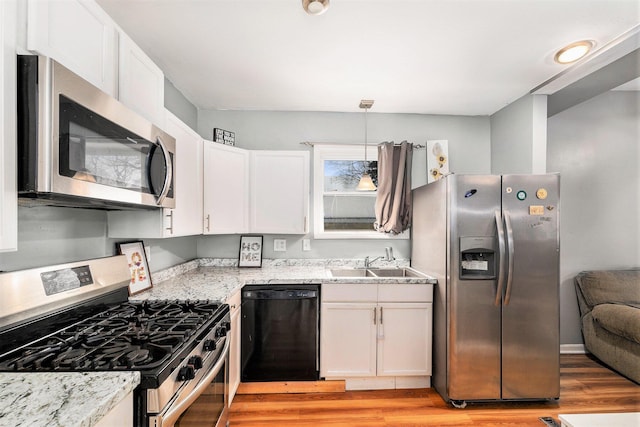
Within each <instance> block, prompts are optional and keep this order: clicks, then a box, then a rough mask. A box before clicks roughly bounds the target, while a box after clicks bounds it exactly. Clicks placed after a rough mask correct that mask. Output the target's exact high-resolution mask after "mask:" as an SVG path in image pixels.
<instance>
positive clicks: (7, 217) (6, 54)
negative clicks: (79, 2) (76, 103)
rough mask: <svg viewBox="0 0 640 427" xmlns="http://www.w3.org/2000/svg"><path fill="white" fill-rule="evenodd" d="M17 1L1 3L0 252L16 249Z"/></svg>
mask: <svg viewBox="0 0 640 427" xmlns="http://www.w3.org/2000/svg"><path fill="white" fill-rule="evenodd" d="M16 1H17V0H2V1H0V170H1V172H0V252H2V251H15V250H17V247H18V206H17V205H18V198H17V197H18V194H17V190H16V124H15V123H16V51H15V47H16Z"/></svg>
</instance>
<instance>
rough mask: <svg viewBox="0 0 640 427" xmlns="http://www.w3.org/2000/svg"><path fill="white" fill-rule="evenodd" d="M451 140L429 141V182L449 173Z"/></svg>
mask: <svg viewBox="0 0 640 427" xmlns="http://www.w3.org/2000/svg"><path fill="white" fill-rule="evenodd" d="M449 173H450V172H449V141H448V140H446V139H442V140H434V141H427V183H431V182H434V181H438V180H439V179H442V178H443V177H445V176H447V175H449Z"/></svg>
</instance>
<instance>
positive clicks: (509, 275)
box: [504, 210, 514, 305]
mask: <svg viewBox="0 0 640 427" xmlns="http://www.w3.org/2000/svg"><path fill="white" fill-rule="evenodd" d="M504 224H505V226H506V229H507V251H508V256H509V267H508V271H507V290H506V292H505V295H504V305H508V304H509V299H510V298H511V285H513V254H514V248H513V227H512V226H511V216H510V215H509V211H507V210H505V211H504Z"/></svg>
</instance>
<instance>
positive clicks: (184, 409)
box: [149, 336, 230, 427]
mask: <svg viewBox="0 0 640 427" xmlns="http://www.w3.org/2000/svg"><path fill="white" fill-rule="evenodd" d="M229 341H230V340H229V337H228V336H227V337H226V338H225V339H224V346H223V349H222V351H221V352H220V353H219V355H218V356H217V357H216V360H215V361H214V363H213V365H212V366H211V365H209V366H211V367H210V369H208V370H207V371H206V372H205V373H204V374H203V375H202V377H201V378H199V379H198V378H196V379H194V381H197V385H196V386H195V387H193V388H192V389H191V390H190V391H189V392H188V393H185V395H184V396H183V395H182V393H181V394H179V395H178V396H176V398H175V399H174V400H173V401H172V403H171V404H170V405H168V407H167V408H166V409H165V410H164V411H162V413H161V414H159V415H157V416H152V417H151V418H150V420H149V425H150V426H156V427H189V426H198V427H224V426H227V425H228V418H229V410H228V405H229ZM203 371H204V369H203Z"/></svg>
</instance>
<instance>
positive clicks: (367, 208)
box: [313, 145, 409, 239]
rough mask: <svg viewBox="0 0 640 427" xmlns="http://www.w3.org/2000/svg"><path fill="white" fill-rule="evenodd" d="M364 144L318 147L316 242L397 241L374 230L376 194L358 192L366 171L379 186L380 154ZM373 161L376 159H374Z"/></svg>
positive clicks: (315, 163)
mask: <svg viewBox="0 0 640 427" xmlns="http://www.w3.org/2000/svg"><path fill="white" fill-rule="evenodd" d="M367 148H368V151H367V162H365V161H364V147H363V146H362V145H316V146H315V147H314V150H313V153H314V154H313V159H314V160H313V161H314V167H313V169H314V187H313V189H314V191H313V194H314V218H315V219H314V237H315V238H316V239H344V238H352V239H353V238H356V239H360V238H364V239H390V238H391V239H394V238H395V239H397V238H408V237H409V236H408V233H407V235H404V234H402V235H400V236H391V235H387V234H384V233H378V232H377V231H375V229H374V228H373V223H374V222H375V220H376V215H375V203H376V192H375V191H357V190H356V187H357V185H358V182H359V181H360V177H361V176H362V174H363V173H364V172H365V171H366V172H368V173H369V174H370V175H371V178H372V179H373V182H374V184H376V186H377V185H378V179H377V178H378V173H377V172H378V162H377V158H378V151H377V147H376V146H375V145H373V146H369V147H367ZM372 159H373V160H372Z"/></svg>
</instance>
